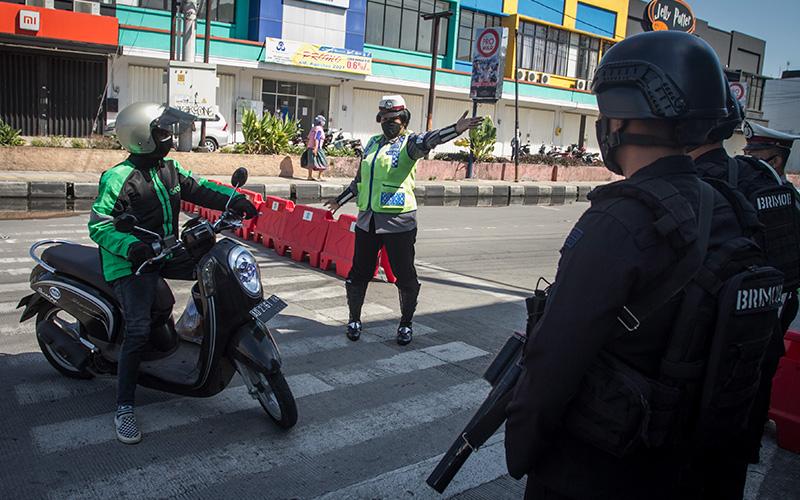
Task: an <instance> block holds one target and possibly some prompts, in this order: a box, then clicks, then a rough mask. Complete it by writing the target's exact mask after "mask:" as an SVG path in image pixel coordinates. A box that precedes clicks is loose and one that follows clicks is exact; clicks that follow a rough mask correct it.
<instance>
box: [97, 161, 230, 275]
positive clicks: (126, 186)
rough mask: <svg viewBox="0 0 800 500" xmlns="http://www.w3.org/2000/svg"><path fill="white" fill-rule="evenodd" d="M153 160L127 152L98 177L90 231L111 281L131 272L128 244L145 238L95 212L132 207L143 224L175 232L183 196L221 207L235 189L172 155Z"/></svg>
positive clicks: (111, 212)
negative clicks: (146, 161)
mask: <svg viewBox="0 0 800 500" xmlns="http://www.w3.org/2000/svg"><path fill="white" fill-rule="evenodd" d="M149 163H150V164H149V165H144V164H143V162H142V161H141V160H139V159H137V158H135V157H129V158H128V159H127V160H125V161H124V162H122V163H120V164H119V165H116V166H114V167H112V168H111V169H109V170H106V171H105V172H104V173H103V175H102V177H101V178H100V189H99V193H98V196H97V199H96V200H95V202H94V204H93V205H92V212H93V213H92V217H90V219H89V237H90V238H91V239H92V240H93V241H94V242H95V243H97V245H98V246H99V247H100V259H101V261H102V265H103V275H104V277H105V279H106V281H108V282H111V281H114V280H117V279H119V278H124V277H125V276H129V275H131V274H133V272H134V270H133V269H132V265H131V263H130V262H129V261H128V250H129V249H130V247H131V245H132V244H134V243H136V242H138V241H141V240H140V237H139V236H134V235H133V234H127V233H121V232H119V231H117V230H116V229H115V228H114V225H113V224H112V223H110V222H107V221H103V220H101V219H99V218H98V217H96V215H95V214H102V215H110V216H112V217H116V216H118V215H119V214H121V213H123V212H127V213H131V214H133V215H135V216H136V217H137V218H138V219H139V223H138V225H139V226H140V227H143V228H145V229H148V230H150V231H153V232H155V233H157V234H159V235H160V236H162V237H164V236H175V237H176V238H177V237H178V215H179V213H180V203H181V200H186V201H189V202H192V203H195V204H197V205H201V206H204V207H208V208H212V209H215V210H223V209H224V208H225V204H226V202H227V201H228V197H229V196H230V194H231V192H232V191H233V189H232V188H230V187H228V186H221V185H219V184H216V183H213V182H210V181H208V180H206V179H203V178H202V177H194V176H192V173H191V172H189V171H187V170H184V169H183V168H182V167H181V166H180V164H179V163H178V162H177V161H175V160H173V159H170V158H164V159H163V160H161V161H159V162H158V163H157V164H155V165H153V164H152V162H149ZM236 196H237V197H241V196H242V195H241V194H237V195H236Z"/></svg>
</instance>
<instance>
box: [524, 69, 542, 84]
mask: <svg viewBox="0 0 800 500" xmlns="http://www.w3.org/2000/svg"><path fill="white" fill-rule="evenodd" d="M541 75H542V74H541V73H537V72H535V71H529V72H528V78H527V79H526V80H528V81H529V82H531V83H538V82H539V79H540V78H541Z"/></svg>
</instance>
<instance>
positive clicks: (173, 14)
mask: <svg viewBox="0 0 800 500" xmlns="http://www.w3.org/2000/svg"><path fill="white" fill-rule="evenodd" d="M177 17H178V0H172V1H171V5H170V20H169V60H170V61H174V60H175V24H176V23H177V22H178V21H177Z"/></svg>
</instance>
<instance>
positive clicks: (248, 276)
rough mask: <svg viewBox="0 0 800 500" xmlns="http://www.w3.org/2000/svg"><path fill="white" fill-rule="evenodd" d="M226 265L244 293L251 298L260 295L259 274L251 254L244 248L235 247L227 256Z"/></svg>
mask: <svg viewBox="0 0 800 500" xmlns="http://www.w3.org/2000/svg"><path fill="white" fill-rule="evenodd" d="M228 265H229V266H230V267H231V271H233V274H235V275H236V277H237V278H238V279H239V283H241V285H242V288H244V291H245V292H247V293H248V294H249V295H252V296H253V297H257V296H258V295H259V294H261V273H260V272H259V270H258V263H257V262H256V259H255V257H253V254H251V253H250V252H249V251H248V250H247V249H246V248H244V247H241V246H239V247H236V248H234V249H233V250H231V253H230V254H228Z"/></svg>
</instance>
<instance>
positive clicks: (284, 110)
mask: <svg viewBox="0 0 800 500" xmlns="http://www.w3.org/2000/svg"><path fill="white" fill-rule="evenodd" d="M261 100H262V102H263V103H264V112H265V113H272V114H276V115H278V116H282V117H287V118H292V119H297V120H299V121H300V127H301V128H302V129H303V130H304V131H306V132H307V131H308V130H309V129H310V128H311V125H312V122H313V118H314V117H315V116H316V115H318V114H322V115H323V116H328V106H329V104H330V87H328V86H324V85H312V84H308V83H297V82H286V81H276V80H261Z"/></svg>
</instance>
